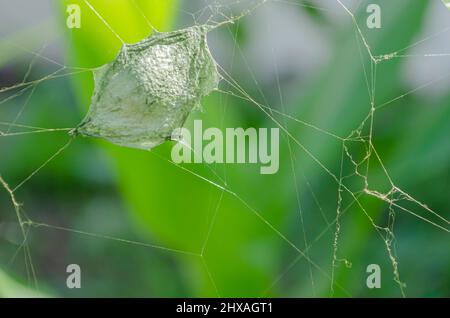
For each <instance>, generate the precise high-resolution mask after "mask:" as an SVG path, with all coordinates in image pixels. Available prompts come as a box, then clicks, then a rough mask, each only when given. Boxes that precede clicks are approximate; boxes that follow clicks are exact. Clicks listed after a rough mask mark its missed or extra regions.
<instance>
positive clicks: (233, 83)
mask: <svg viewBox="0 0 450 318" xmlns="http://www.w3.org/2000/svg"><path fill="white" fill-rule="evenodd" d="M84 2H85V3H86V5H87V6H88V7H89V8H90V9H91V10H92V11H93V12H94V13H95V15H96V16H97V17H98V19H100V20H101V21H102V23H103V24H104V25H105V26H106V27H107V28H108V29H109V30H110V31H111V32H112V33H113V34H114V35H115V36H116V37H117V39H118V41H120V42H121V44H122V45H126V42H125V41H124V40H123V39H122V37H121V36H120V34H119V32H117V31H116V30H115V29H114V28H113V27H112V26H111V24H110V22H108V21H107V20H106V19H105V18H104V17H103V16H102V14H101V13H100V12H99V11H98V10H97V9H96V8H95V7H94V6H93V5H92V4H91V3H90V2H89V1H87V0H84ZM312 3H314V2H312ZM336 3H337V4H338V7H339V8H340V10H342V11H343V12H344V13H345V15H346V19H347V20H351V22H352V25H353V29H354V33H355V43H357V52H356V55H357V56H358V58H359V59H360V63H361V67H362V68H363V70H364V79H363V81H364V85H365V86H366V88H367V96H368V101H369V102H368V104H367V105H361V107H362V108H363V109H364V110H367V113H366V115H365V117H364V118H363V120H362V121H361V122H360V123H359V125H358V126H357V127H355V128H354V129H352V130H351V132H350V133H348V134H343V135H341V134H340V133H337V132H333V131H329V130H328V129H327V128H325V127H319V126H318V125H316V124H314V123H313V122H310V121H306V120H304V119H302V117H301V116H294V115H290V114H289V112H288V110H287V105H286V101H285V96H284V94H283V91H282V85H281V83H280V78H279V72H278V70H277V67H278V66H277V60H276V57H275V56H276V54H275V53H276V48H275V47H269V48H267V50H269V51H271V52H272V56H273V65H274V66H275V69H276V72H275V73H276V87H277V91H276V93H275V94H274V95H276V96H277V99H278V102H277V104H278V105H277V106H278V107H276V106H272V105H271V104H273V102H272V103H271V102H269V97H267V96H266V95H267V94H265V93H264V89H263V87H262V86H261V84H260V83H259V82H258V80H257V75H255V73H254V71H253V70H252V67H251V66H250V63H249V61H248V60H247V59H246V56H245V52H244V50H243V49H242V47H241V46H240V44H239V42H238V40H237V39H236V38H237V32H238V28H239V24H240V23H241V21H242V20H245V19H247V18H248V17H249V16H250V15H252V14H254V13H255V12H257V11H258V10H260V9H261V8H263V7H264V6H267V5H271V4H282V5H289V6H294V7H306V8H309V9H314V10H329V9H328V8H327V7H325V6H323V7H321V6H320V5H315V4H314V5H311V4H309V3H298V2H294V1H282V0H259V1H249V2H243V1H235V2H231V3H230V2H227V3H226V4H223V3H221V2H219V1H213V2H211V3H210V4H202V8H201V9H200V10H199V11H197V12H187V11H185V10H182V9H180V10H179V12H180V13H181V14H184V15H185V16H188V17H190V19H191V20H192V22H193V23H194V24H195V25H203V24H207V25H211V26H213V28H214V32H215V31H220V30H221V29H224V30H226V31H225V32H228V33H229V35H230V36H231V37H232V38H233V39H234V40H233V42H234V46H233V56H232V58H231V60H232V62H231V67H225V66H224V65H220V63H219V69H220V73H221V76H222V81H221V85H220V88H219V89H218V90H217V93H218V94H220V96H221V98H223V100H224V108H223V115H224V116H223V117H225V112H226V111H227V107H230V106H229V105H228V104H227V102H229V99H233V100H234V99H235V100H242V101H243V102H246V103H247V104H249V105H251V106H253V107H254V108H255V109H257V110H258V111H259V112H260V113H261V114H263V116H264V117H265V118H266V119H267V120H268V121H269V122H270V124H271V125H273V126H274V127H278V128H279V129H280V131H281V132H282V135H283V138H284V141H285V143H286V147H287V155H288V156H289V169H290V171H291V174H290V177H291V186H292V187H293V189H294V193H295V208H294V210H296V212H297V214H298V218H297V224H298V225H299V226H300V232H299V233H301V234H300V237H301V239H300V240H299V242H300V243H296V242H294V240H292V239H290V238H289V237H288V235H286V234H284V231H282V230H281V229H279V226H277V225H276V224H275V223H274V222H272V221H271V220H270V219H269V218H268V217H266V216H265V214H264V213H263V212H262V211H260V210H259V209H257V208H255V206H254V204H252V203H250V202H248V200H246V199H245V198H244V195H242V194H241V193H239V192H238V191H236V190H234V188H233V187H232V186H230V185H229V184H230V182H229V180H228V177H227V173H226V170H223V171H221V170H219V169H218V167H217V166H215V165H209V166H208V169H209V171H211V173H212V175H213V177H210V176H205V175H202V174H201V173H198V172H196V171H194V170H192V169H190V168H189V167H188V166H184V165H177V164H175V163H173V162H171V160H170V159H168V158H167V157H164V156H161V155H159V154H158V153H154V155H155V156H156V157H158V158H159V159H160V160H162V161H165V162H167V163H169V164H171V165H173V169H179V171H180V173H182V172H183V173H188V174H190V175H192V176H194V177H195V178H198V179H199V180H201V181H203V182H206V183H208V184H210V185H212V186H213V187H214V188H217V189H218V190H219V194H218V198H216V200H215V202H216V204H215V206H214V207H213V208H212V215H211V217H210V219H209V220H208V226H207V231H206V235H205V239H204V241H203V244H202V246H201V249H200V250H199V251H188V250H180V249H175V248H170V247H167V246H163V245H158V244H152V243H147V242H142V241H138V240H132V239H126V238H122V237H115V236H110V235H103V234H101V233H94V232H90V231H84V230H81V229H77V228H69V227H64V226H59V225H57V224H52V223H49V222H40V221H39V220H36V219H35V218H34V217H33V213H32V211H30V212H29V213H25V207H24V205H23V204H22V203H21V200H20V198H19V197H18V196H17V192H18V190H20V189H22V188H24V187H25V186H26V185H27V183H28V182H29V181H30V180H31V179H32V178H34V177H35V176H36V175H37V174H38V173H39V172H40V171H41V170H42V169H45V168H46V167H47V165H48V164H49V163H50V162H53V161H54V160H57V158H58V157H59V156H61V155H62V154H63V153H64V152H65V150H67V149H68V148H70V147H71V146H72V144H73V142H74V140H75V139H76V136H71V137H67V140H66V141H65V142H64V143H63V144H62V146H61V147H60V148H59V149H58V150H57V151H56V152H54V153H53V154H52V155H51V156H50V157H48V159H46V160H44V161H43V163H42V164H41V165H39V166H38V167H37V168H36V169H34V170H33V171H32V172H31V173H29V174H28V175H27V176H26V177H24V178H23V179H21V180H20V182H18V183H17V184H14V185H11V184H10V183H9V182H8V181H7V180H6V179H5V178H4V177H3V176H2V175H1V174H0V183H1V185H2V188H3V189H4V191H5V192H6V194H7V196H8V197H9V201H10V202H11V204H12V207H13V212H14V213H15V217H16V219H17V223H18V224H19V226H20V231H21V236H22V239H21V244H20V245H19V247H18V248H17V249H16V251H15V253H14V255H13V256H12V258H11V260H10V263H12V262H14V261H15V258H16V257H17V256H18V255H19V254H21V253H22V254H23V257H24V264H25V269H26V273H27V276H28V277H29V281H30V285H32V286H33V287H34V288H36V289H38V288H39V286H38V275H37V270H36V265H35V264H34V262H33V258H32V255H31V249H30V246H29V235H30V232H32V231H34V230H35V229H47V230H50V229H51V230H57V231H64V232H68V233H71V234H78V235H82V236H85V237H90V238H98V239H104V240H109V241H116V242H120V243H124V244H127V245H136V246H142V247H145V248H151V249H157V250H161V251H164V252H167V253H173V254H176V255H185V256H187V257H192V258H196V259H199V260H200V262H201V263H202V265H203V266H204V269H205V271H206V273H207V275H208V278H209V280H210V282H211V284H212V286H213V287H214V290H215V293H216V294H217V295H218V296H221V295H222V293H221V290H220V286H219V285H218V284H217V283H216V280H215V278H214V273H213V272H212V271H211V269H210V266H209V265H208V261H207V260H206V258H205V253H206V251H207V249H208V244H209V240H210V238H211V235H212V233H213V231H214V227H215V225H216V222H217V217H218V212H219V209H220V205H221V203H222V200H224V198H225V197H226V196H229V197H232V198H234V199H235V200H237V201H238V202H239V203H240V204H241V205H242V206H243V207H245V209H246V210H248V211H249V212H250V213H251V214H253V215H254V216H255V217H256V218H257V219H259V221H261V222H262V223H263V224H264V225H265V226H266V227H267V228H268V229H269V230H270V231H271V232H273V233H274V235H275V236H277V237H278V238H279V239H280V240H281V241H283V242H284V243H286V244H287V245H288V246H289V247H290V248H291V249H292V251H294V252H295V254H296V257H295V259H294V260H293V261H292V262H290V263H289V264H288V265H287V266H286V267H285V268H284V269H283V270H282V271H281V273H280V274H279V275H278V276H277V277H276V278H275V279H274V280H273V282H272V283H271V284H270V286H268V288H267V293H269V292H270V291H271V290H272V289H273V288H274V286H275V285H276V284H278V283H279V282H280V281H281V280H282V279H283V278H284V276H286V275H287V274H288V272H289V271H290V270H291V269H292V268H293V267H294V266H295V265H296V264H297V263H298V262H299V261H300V260H305V261H306V262H307V264H308V267H307V276H308V280H309V283H310V287H311V295H313V296H316V295H317V293H316V289H317V288H318V287H317V286H316V282H315V280H316V279H315V275H314V273H318V274H319V275H320V276H321V277H322V278H325V280H327V281H328V283H329V289H330V295H334V293H335V291H336V290H339V291H340V292H342V293H344V294H346V295H348V296H351V295H352V293H351V291H349V290H347V286H342V285H341V284H340V283H338V282H337V279H336V271H337V268H338V267H339V266H340V265H341V264H344V265H346V266H347V267H351V261H350V260H347V259H346V258H345V252H342V251H341V249H342V248H341V243H340V242H341V236H342V234H343V224H342V219H343V216H344V215H345V214H346V213H347V212H348V211H349V210H351V209H356V210H357V211H358V213H360V214H361V215H363V216H364V217H365V218H366V220H367V221H368V222H369V224H370V227H371V228H372V230H373V231H374V232H375V233H376V235H377V236H379V238H380V240H381V242H382V243H383V245H384V247H385V250H386V255H387V258H388V259H389V262H390V265H391V272H392V275H393V279H394V281H395V282H396V283H397V285H398V288H399V291H400V293H401V295H402V296H405V295H406V286H405V284H404V282H403V280H402V278H401V274H400V273H401V271H400V265H399V259H398V257H397V251H396V240H397V239H396V235H395V223H396V219H398V218H399V217H400V216H403V215H410V216H412V217H414V218H416V219H417V220H418V221H420V222H425V223H428V224H429V225H431V226H433V227H434V228H436V230H439V231H443V232H446V233H448V232H450V221H449V220H448V218H447V217H445V216H444V214H443V213H442V212H437V211H435V210H433V209H432V208H430V207H429V206H427V205H426V204H425V203H424V202H422V201H421V200H420V199H419V198H416V197H414V196H412V195H410V194H408V192H407V191H405V190H403V189H402V188H401V187H400V186H399V182H398V181H396V180H394V178H393V177H391V175H390V174H389V171H388V169H387V167H386V166H385V164H384V161H383V153H382V152H381V151H380V150H379V148H378V146H377V145H376V143H375V141H374V137H375V132H374V125H375V123H376V115H377V114H378V112H379V111H380V110H382V109H383V110H384V109H386V108H388V107H389V106H391V105H393V104H394V103H395V102H397V101H399V100H402V99H405V98H407V97H408V96H410V95H412V94H415V93H417V92H418V91H420V90H422V89H424V88H426V87H429V86H431V85H434V84H435V83H437V82H439V81H443V80H444V79H446V78H448V77H449V76H450V73H447V74H444V75H443V76H439V77H436V78H435V79H433V80H432V81H429V82H427V83H424V84H421V85H420V86H418V87H416V88H414V89H412V90H410V91H407V92H404V93H402V94H401V95H398V96H395V97H393V98H390V99H389V100H387V101H381V102H380V101H378V100H377V83H378V77H379V71H380V68H381V67H382V66H383V65H384V64H387V63H389V62H390V61H392V60H395V59H402V58H404V59H407V58H410V57H419V58H450V53H434V52H429V53H426V54H420V55H417V54H409V51H410V50H411V49H412V48H414V47H416V46H418V45H420V44H422V43H424V42H426V41H428V40H430V39H432V38H435V37H439V36H442V35H445V34H446V33H447V31H448V30H449V29H450V28H447V29H444V30H442V31H441V32H439V33H438V34H432V35H429V36H427V37H426V38H422V39H420V40H419V41H416V42H414V43H412V44H410V45H408V46H407V47H404V48H400V49H397V50H395V51H392V52H386V53H382V54H379V53H375V52H373V49H372V45H371V43H370V41H369V39H368V37H367V36H366V35H365V33H364V32H363V29H362V27H361V21H359V20H358V18H357V17H356V16H355V14H354V12H356V10H357V8H352V9H350V7H349V6H347V5H346V4H345V3H344V2H343V1H341V0H336ZM135 4H136V3H135ZM320 4H322V3H320ZM322 5H323V4H322ZM136 6H137V8H139V6H138V5H137V4H136ZM359 6H362V4H361V3H359ZM234 7H237V8H238V9H239V12H240V13H239V14H237V15H234V14H233V10H232V8H234ZM139 12H140V13H141V14H142V15H143V17H144V19H145V21H146V22H147V24H148V27H149V30H156V29H155V27H154V26H153V24H152V23H151V21H150V19H148V18H147V17H146V16H145V14H144V12H143V11H142V10H139ZM216 29H217V30H216ZM12 45H14V46H15V47H17V48H18V49H21V50H26V49H25V48H23V47H19V46H18V45H16V44H12ZM43 51H44V48H43V49H42V50H41V51H39V52H29V53H30V54H32V55H33V59H32V61H31V62H30V64H29V66H28V68H27V69H26V72H25V76H24V77H23V79H22V80H21V81H20V82H18V83H15V84H13V85H9V86H5V87H3V88H0V94H1V95H2V96H3V97H2V99H1V100H0V105H3V104H7V103H8V102H10V101H12V100H15V99H17V98H21V97H23V96H26V97H25V100H24V102H23V104H22V107H21V108H20V109H19V110H18V111H16V112H15V115H14V116H13V117H12V120H11V121H3V122H0V126H1V129H0V137H1V138H2V139H4V138H8V137H15V136H22V135H25V136H26V135H37V134H47V133H63V134H64V133H67V132H69V131H70V130H72V129H73V128H74V127H69V128H44V127H37V126H34V125H32V124H30V125H29V124H28V123H26V124H24V123H22V122H21V121H20V119H21V117H22V115H23V113H24V112H25V111H26V109H27V108H29V107H30V106H32V104H33V96H34V93H35V91H36V89H37V88H38V87H39V86H40V85H42V84H44V83H47V82H48V81H55V80H58V79H61V78H66V77H72V76H76V75H79V74H84V73H91V72H92V71H93V70H94V69H95V68H84V67H76V66H69V65H66V64H63V63H59V62H57V61H55V60H54V59H52V58H49V57H46V56H45V55H44V53H43ZM353 53H355V52H353ZM238 55H239V56H240V57H241V59H242V61H243V63H244V66H245V69H246V72H247V74H248V76H249V78H250V79H251V81H252V84H253V85H254V86H255V87H256V92H255V94H252V93H249V92H248V90H247V89H246V88H245V87H244V85H243V84H241V83H239V82H238V81H237V80H236V79H235V78H234V77H233V76H232V75H231V73H232V72H233V63H234V60H235V58H236V56H238ZM38 61H45V62H47V63H50V64H53V65H54V66H55V67H56V70H55V71H53V72H51V73H50V74H48V75H45V76H43V77H40V78H38V79H33V80H30V79H29V76H30V74H31V72H32V70H33V68H34V67H35V64H36V63H38ZM27 94H28V95H27ZM256 96H257V97H256ZM205 111H206V112H207V111H208V109H206V110H205ZM294 125H300V126H302V127H304V128H305V129H307V130H308V131H309V133H312V134H317V135H320V136H323V137H326V138H331V139H332V140H334V142H336V143H337V144H338V145H339V147H338V149H339V153H340V154H339V156H337V158H339V164H338V170H337V172H335V171H333V169H332V168H331V167H329V165H328V163H325V162H324V160H322V159H321V158H319V157H318V155H316V154H315V151H314V150H311V149H310V148H309V147H307V146H306V145H305V144H303V143H302V142H301V138H299V137H298V136H297V135H296V133H295V127H297V126H294ZM196 155H199V154H196V153H194V156H196ZM302 155H303V156H306V157H308V159H309V160H310V161H311V162H312V163H313V164H314V165H315V166H316V167H318V168H319V169H320V171H321V173H322V174H323V176H325V177H327V178H329V180H331V183H333V184H334V187H335V189H336V192H337V193H336V195H337V201H336V202H335V210H334V216H333V219H331V220H330V219H329V217H327V216H326V214H325V213H324V211H323V208H322V204H321V202H320V200H319V199H318V198H317V195H316V193H315V192H314V190H313V189H312V186H311V184H310V182H309V181H308V180H307V178H306V176H305V173H304V171H302V166H299V165H298V163H299V160H300V159H299V157H300V156H302ZM373 165H377V166H378V167H379V168H380V169H381V171H382V174H383V178H382V179H383V180H384V181H383V182H382V183H383V186H382V187H379V186H378V184H373V183H372V181H371V177H370V168H371V166H373ZM300 175H301V176H303V178H304V179H305V180H306V183H305V184H306V188H307V191H308V192H309V194H310V196H311V198H312V199H311V200H313V201H314V202H315V204H316V205H317V208H318V211H319V212H320V214H321V217H322V218H323V220H324V222H325V223H326V226H325V227H324V228H323V229H322V231H320V232H319V234H318V235H316V236H315V237H311V236H310V235H309V234H308V231H307V227H308V224H306V218H305V208H304V203H303V199H302V197H301V189H300V185H299V181H298V180H299V176H300ZM355 180H356V181H355ZM355 183H357V184H359V186H356V187H355ZM380 188H381V190H380ZM366 198H374V199H376V200H377V201H379V202H381V203H383V204H384V206H386V207H387V216H386V219H383V220H381V221H380V220H379V218H378V217H377V216H374V215H373V214H372V213H371V212H370V211H369V210H368V209H367V208H366ZM330 231H334V232H333V235H332V242H331V244H332V255H331V260H330V267H329V270H328V269H324V267H323V266H322V265H320V264H319V263H318V262H317V261H315V260H314V258H313V257H312V255H313V254H312V246H313V245H314V244H316V243H317V242H318V241H319V240H320V239H321V238H322V237H323V236H324V235H325V234H326V233H327V232H330ZM300 244H301V245H302V246H301V247H300Z"/></svg>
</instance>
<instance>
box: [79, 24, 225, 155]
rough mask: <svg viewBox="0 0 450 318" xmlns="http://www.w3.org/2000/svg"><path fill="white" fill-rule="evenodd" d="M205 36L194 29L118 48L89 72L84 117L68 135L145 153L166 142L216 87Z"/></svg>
mask: <svg viewBox="0 0 450 318" xmlns="http://www.w3.org/2000/svg"><path fill="white" fill-rule="evenodd" d="M206 34H207V29H206V28H205V27H202V26H194V27H190V28H187V29H183V30H178V31H173V32H154V33H153V34H152V35H151V36H149V37H148V38H146V39H144V40H142V41H140V42H138V43H136V44H132V45H125V46H123V47H122V49H121V51H120V52H119V54H118V56H117V57H116V59H115V60H114V61H112V62H110V63H108V64H106V65H103V66H101V67H100V68H98V69H96V70H95V71H94V82H95V86H94V93H93V96H92V99H91V105H90V107H89V111H88V113H87V115H86V117H85V119H84V120H83V121H82V123H81V124H80V125H79V126H78V127H77V128H76V129H75V130H74V131H73V133H74V134H81V135H85V136H90V137H98V138H103V139H106V140H109V141H110V142H112V143H114V144H117V145H120V146H125V147H131V148H139V149H145V150H149V149H151V148H153V147H155V146H157V145H159V144H161V143H163V142H164V141H166V140H168V139H170V137H171V134H172V132H173V130H174V129H176V128H179V127H182V126H183V124H184V122H185V121H186V118H187V117H188V115H189V114H190V112H191V111H192V109H193V108H194V107H195V106H197V105H199V104H200V101H201V98H202V97H203V96H206V95H208V94H209V93H210V92H211V91H212V90H214V89H216V88H217V85H218V83H219V78H220V77H219V74H218V72H217V65H216V63H215V61H214V59H213V57H212V56H211V53H210V51H209V49H208V46H207V43H206Z"/></svg>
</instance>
